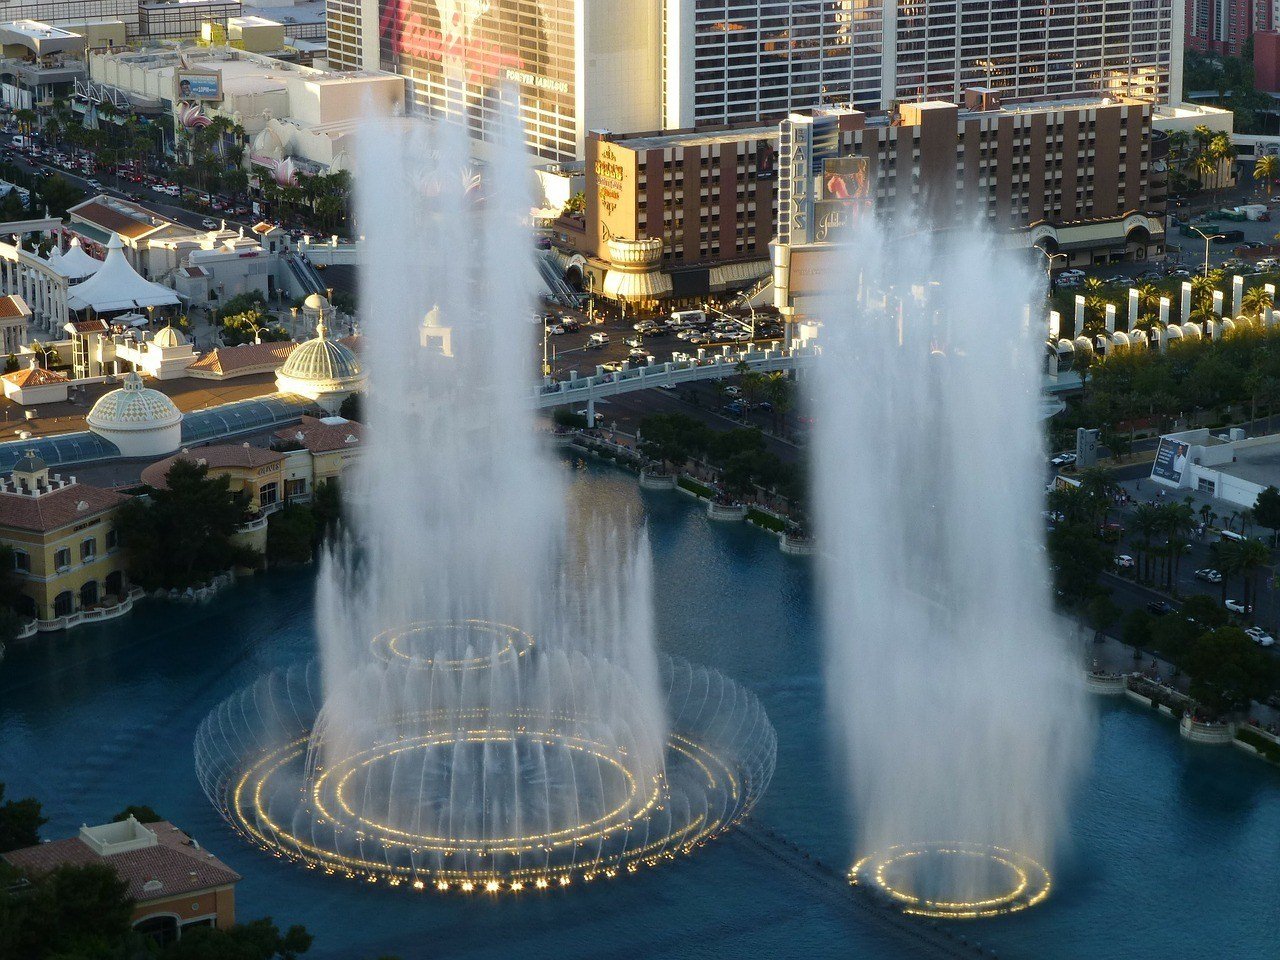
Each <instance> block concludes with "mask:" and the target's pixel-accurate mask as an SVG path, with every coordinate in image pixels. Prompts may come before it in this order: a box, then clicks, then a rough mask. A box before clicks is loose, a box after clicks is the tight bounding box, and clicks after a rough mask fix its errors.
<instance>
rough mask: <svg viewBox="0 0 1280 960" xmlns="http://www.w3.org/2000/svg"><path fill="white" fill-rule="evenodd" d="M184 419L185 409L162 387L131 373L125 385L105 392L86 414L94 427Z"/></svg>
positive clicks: (130, 426) (114, 427)
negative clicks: (155, 387) (147, 384)
mask: <svg viewBox="0 0 1280 960" xmlns="http://www.w3.org/2000/svg"><path fill="white" fill-rule="evenodd" d="M181 420H182V413H181V412H180V411H179V410H178V408H177V407H176V406H174V403H173V401H172V400H170V399H169V398H168V397H166V396H165V395H164V394H163V393H161V392H160V391H159V390H151V389H149V388H148V387H144V386H143V385H142V378H141V377H139V376H138V375H137V374H136V373H130V374H128V375H127V376H126V377H125V378H124V385H123V386H122V387H119V388H118V389H116V390H112V391H111V392H110V393H105V394H103V395H102V396H101V397H100V398H98V402H97V403H95V404H94V405H93V409H92V410H90V411H89V416H88V417H86V418H85V421H86V422H87V423H88V425H89V427H90V428H91V429H92V430H94V431H102V430H107V431H111V430H149V429H154V428H157V427H166V426H170V425H172V424H175V423H179V422H181Z"/></svg>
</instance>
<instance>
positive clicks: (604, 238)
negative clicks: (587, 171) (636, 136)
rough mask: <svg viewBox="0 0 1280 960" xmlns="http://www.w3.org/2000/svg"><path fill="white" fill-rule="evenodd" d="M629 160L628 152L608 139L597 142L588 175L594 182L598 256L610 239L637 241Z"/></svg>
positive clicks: (632, 180)
mask: <svg viewBox="0 0 1280 960" xmlns="http://www.w3.org/2000/svg"><path fill="white" fill-rule="evenodd" d="M630 157H631V151H629V150H624V149H622V148H620V147H618V146H617V145H616V144H613V143H609V142H608V141H607V140H604V141H599V142H598V145H597V150H596V160H595V164H594V166H593V167H592V170H591V172H592V175H593V177H594V179H595V187H594V189H595V201H596V219H597V221H598V225H597V228H596V237H597V242H598V244H599V248H600V252H601V253H603V252H604V246H605V244H606V243H608V241H609V240H611V239H614V238H617V239H619V240H634V239H636V238H635V237H634V236H632V234H633V233H634V232H635V231H634V224H635V210H636V198H635V178H634V177H633V176H632V171H633V166H634V165H633V164H629V163H627V162H626V161H627V160H629V159H630Z"/></svg>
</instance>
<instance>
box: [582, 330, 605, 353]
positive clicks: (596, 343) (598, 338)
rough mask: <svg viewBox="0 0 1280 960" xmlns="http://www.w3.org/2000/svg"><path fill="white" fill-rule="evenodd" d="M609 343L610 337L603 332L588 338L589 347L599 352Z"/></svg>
mask: <svg viewBox="0 0 1280 960" xmlns="http://www.w3.org/2000/svg"><path fill="white" fill-rule="evenodd" d="M608 342H609V335H608V334H607V333H604V332H601V331H597V332H596V333H593V334H591V336H589V337H587V346H588V347H590V348H592V349H593V350H599V349H600V348H601V347H603V346H604V345H605V344H607V343H608Z"/></svg>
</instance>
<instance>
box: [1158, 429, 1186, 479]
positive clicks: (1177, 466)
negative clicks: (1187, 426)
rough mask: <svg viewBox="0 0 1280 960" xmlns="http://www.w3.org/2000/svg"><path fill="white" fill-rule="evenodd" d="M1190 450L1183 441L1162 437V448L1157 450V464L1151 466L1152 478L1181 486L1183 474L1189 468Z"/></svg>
mask: <svg viewBox="0 0 1280 960" xmlns="http://www.w3.org/2000/svg"><path fill="white" fill-rule="evenodd" d="M1189 450H1190V447H1189V446H1188V445H1187V444H1186V443H1184V442H1183V441H1181V440H1174V439H1173V438H1172V437H1161V438H1160V446H1159V447H1158V448H1157V449H1156V460H1155V463H1153V464H1152V465H1151V478H1152V479H1153V480H1163V481H1165V482H1166V483H1171V484H1173V485H1174V486H1180V485H1181V484H1182V473H1183V471H1184V470H1186V468H1187V453H1188V451H1189Z"/></svg>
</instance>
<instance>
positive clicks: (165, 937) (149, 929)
mask: <svg viewBox="0 0 1280 960" xmlns="http://www.w3.org/2000/svg"><path fill="white" fill-rule="evenodd" d="M133 929H134V930H136V931H137V932H138V933H141V934H145V935H146V936H149V937H152V938H153V939H154V940H155V941H156V942H157V943H159V944H161V945H162V946H163V945H164V944H166V943H173V941H175V940H177V939H178V918H177V917H175V916H173V915H172V914H167V915H165V916H160V917H147V918H146V919H145V920H139V921H138V922H137V923H135V924H134V925H133Z"/></svg>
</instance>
